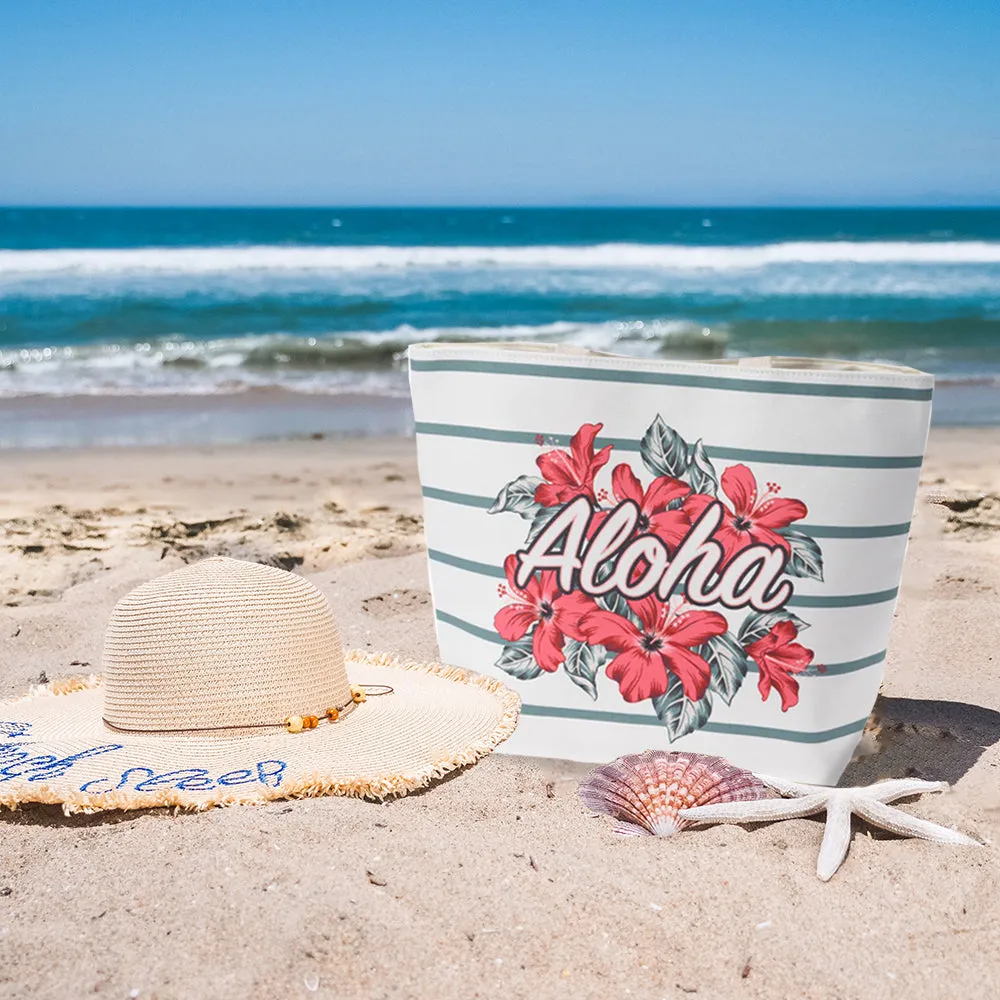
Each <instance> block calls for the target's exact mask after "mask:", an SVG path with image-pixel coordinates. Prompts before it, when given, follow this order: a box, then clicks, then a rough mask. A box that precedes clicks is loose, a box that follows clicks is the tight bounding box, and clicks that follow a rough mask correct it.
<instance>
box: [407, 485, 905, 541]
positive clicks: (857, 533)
mask: <svg viewBox="0 0 1000 1000" xmlns="http://www.w3.org/2000/svg"><path fill="white" fill-rule="evenodd" d="M421 492H422V493H423V495H424V496H425V497H426V498H427V499H428V500H441V501H442V502H444V503H453V504H458V505H459V506H461V507H475V508H477V509H479V510H489V509H490V507H492V506H493V504H494V503H495V502H496V501H495V500H494V498H493V497H481V496H476V495H475V494H474V493H456V492H454V491H453V490H439V489H438V488H437V487H436V486H425V487H423V489H422V491H421ZM795 527H796V530H798V531H802V532H805V534H807V535H810V536H811V537H812V538H891V537H893V536H894V535H906V534H909V531H910V522H909V521H907V522H906V523H905V524H873V525H871V526H869V527H863V528H862V527H852V526H847V527H842V526H840V525H836V524H796V525H795Z"/></svg>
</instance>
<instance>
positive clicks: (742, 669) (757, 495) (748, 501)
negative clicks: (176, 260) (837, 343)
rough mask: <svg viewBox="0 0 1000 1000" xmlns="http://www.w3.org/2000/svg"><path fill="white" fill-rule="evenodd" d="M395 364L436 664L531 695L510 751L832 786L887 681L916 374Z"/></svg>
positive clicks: (734, 365)
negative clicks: (720, 768) (411, 446)
mask: <svg viewBox="0 0 1000 1000" xmlns="http://www.w3.org/2000/svg"><path fill="white" fill-rule="evenodd" d="M409 358H410V385H411V390H412V396H413V410H414V416H415V420H416V439H417V455H418V462H419V468H420V479H421V485H422V489H423V495H424V509H425V519H426V533H427V547H428V557H429V567H430V581H431V590H432V595H433V601H434V612H435V616H436V625H437V634H438V641H439V644H440V649H441V657H442V659H443V660H444V661H446V662H448V663H451V664H456V665H458V666H462V667H468V668H470V669H472V670H476V671H480V672H482V673H484V674H488V675H491V676H494V677H498V678H501V679H502V680H503V681H504V682H505V683H507V684H509V685H510V686H512V687H513V688H514V689H515V690H516V691H517V692H518V693H519V694H520V696H521V698H522V700H523V710H522V714H521V721H520V723H519V725H518V728H517V731H516V733H515V734H514V736H513V737H512V738H511V739H510V740H509V741H508V742H507V743H506V744H505V745H504V748H503V749H504V750H505V751H507V752H511V753H520V754H528V755H534V756H543V757H561V758H568V759H571V760H579V761H607V760H610V759H612V758H614V757H617V756H619V755H621V754H624V753H630V752H636V751H643V750H646V749H650V748H662V749H684V750H690V751H694V752H697V753H712V754H720V755H722V756H724V757H726V758H728V759H729V760H731V761H733V762H734V763H737V764H739V765H742V766H744V767H747V768H750V769H753V770H756V771H758V772H762V773H769V774H774V775H777V776H781V777H786V778H790V779H793V780H801V781H807V782H816V783H822V784H833V783H836V781H837V779H838V778H839V777H840V775H841V773H842V771H843V769H844V767H845V766H846V765H847V763H848V761H849V760H850V758H851V755H852V752H853V750H854V748H855V747H856V745H857V742H858V739H859V737H860V735H861V732H862V730H863V729H864V726H865V722H866V720H867V717H868V714H869V712H870V710H871V708H872V705H873V703H874V701H875V697H876V695H877V693H878V689H879V683H880V681H881V677H882V669H883V665H884V662H885V657H886V644H887V641H888V638H889V630H890V625H891V623H892V617H893V609H894V606H895V603H896V595H897V593H898V590H899V583H900V576H901V573H902V568H903V558H904V555H905V552H906V543H907V535H908V530H909V523H910V518H911V516H912V511H913V504H914V499H915V495H916V489H917V484H918V479H919V475H920V466H921V461H922V458H923V452H924V447H925V444H926V440H927V432H928V425H929V422H930V410H931V392H932V387H933V379H932V377H931V376H930V375H926V374H924V373H922V372H918V371H915V370H913V369H909V368H899V367H894V366H891V365H879V364H862V363H853V362H837V361H825V360H811V359H795V358H746V359H739V360H728V359H727V360H722V361H712V362H698V363H694V362H691V363H688V362H672V361H660V360H641V359H636V358H626V357H618V356H614V355H608V354H599V353H596V352H588V351H585V350H580V349H574V348H569V347H561V346H559V345H541V346H539V345H528V344H508V345H496V344H492V345H490V344H464V345H456V344H451V345H448V344H442V345H436V344H420V345H416V346H413V347H411V348H410V351H409Z"/></svg>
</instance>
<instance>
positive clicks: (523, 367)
mask: <svg viewBox="0 0 1000 1000" xmlns="http://www.w3.org/2000/svg"><path fill="white" fill-rule="evenodd" d="M410 370H411V371H415V372H479V373H485V374H492V375H529V376H536V377H539V378H563V379H578V380H580V381H583V382H630V383H633V384H635V383H640V384H645V385H678V386H689V387H691V388H695V389H718V390H720V391H723V392H759V393H767V394H769V395H770V394H774V395H776V396H829V397H839V398H844V397H846V398H849V399H909V400H915V401H918V402H928V401H929V400H930V398H931V395H932V392H933V390H931V389H903V388H892V387H891V386H880V385H818V384H815V383H809V382H778V381H773V380H765V379H746V378H732V377H729V378H726V377H722V376H718V375H683V374H680V373H678V372H651V371H636V370H634V369H629V370H624V371H622V370H617V369H614V368H577V367H571V366H563V365H529V364H519V363H516V362H509V361H457V360H456V361H449V360H441V361H421V360H419V359H413V358H411V359H410Z"/></svg>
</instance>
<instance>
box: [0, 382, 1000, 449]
mask: <svg viewBox="0 0 1000 1000" xmlns="http://www.w3.org/2000/svg"><path fill="white" fill-rule="evenodd" d="M933 423H934V426H935V427H939V428H946V427H954V428H970V427H997V426H1000V386H997V385H996V384H995V383H993V382H985V381H984V382H965V383H948V382H944V383H939V384H938V386H937V387H936V389H935V393H934V419H933ZM412 434H413V414H412V411H411V408H410V400H409V399H408V398H407V397H402V396H380V395H367V394H363V393H342V394H322V393H300V392H292V391H289V390H286V389H279V388H254V389H247V390H244V391H241V392H233V393H218V394H206V395H145V396H142V395H134V396H126V395H114V396H111V395H109V396H97V395H88V396H46V395H36V396H19V397H13V398H7V399H2V398H0V451H5V450H13V449H26V450H35V449H52V448H70V449H80V448H90V447H96V448H102V447H121V446H129V447H136V446H138V447H162V446H185V447H186V446H201V445H227V444H248V443H252V442H255V441H256V442H260V441H275V440H294V439H301V438H310V437H331V438H338V437H339V438H343V437H409V436H412Z"/></svg>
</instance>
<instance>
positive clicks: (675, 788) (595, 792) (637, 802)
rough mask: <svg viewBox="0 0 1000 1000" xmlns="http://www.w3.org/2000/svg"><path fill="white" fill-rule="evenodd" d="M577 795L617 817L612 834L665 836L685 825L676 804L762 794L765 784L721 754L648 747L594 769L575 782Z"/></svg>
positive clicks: (742, 798)
mask: <svg viewBox="0 0 1000 1000" xmlns="http://www.w3.org/2000/svg"><path fill="white" fill-rule="evenodd" d="M579 794H580V798H581V799H583V801H584V804H585V805H587V806H589V807H590V808H591V809H593V810H594V812H599V813H604V814H606V815H608V816H613V817H614V818H615V819H617V820H618V821H619V823H618V825H617V826H616V827H615V833H620V834H624V835H626V836H650V835H652V836H654V837H669V836H671V834H674V833H677V831H678V830H683V829H684V827H685V826H687V825H688V824H687V823H685V822H684V820H682V819H679V818H678V813H679V812H680V811H681V810H682V809H689V808H691V807H692V806H705V805H708V804H709V803H711V802H743V801H747V800H749V799H762V798H766V797H767V796H768V795H769V794H770V793H769V792H768V790H767V788H766V786H765V785H764V784H763V783H762V782H761V781H759V780H758V779H757V778H755V777H754V775H753V774H751V773H750V772H749V771H744V770H743V769H742V768H739V767H735V766H734V765H733V764H730V763H729V761H728V760H725V759H724V758H722V757H709V756H706V755H704V754H697V753H667V752H666V751H665V750H649V751H647V752H646V753H643V754H631V755H629V756H628V757H619V758H618V759H617V760H615V761H612V762H611V763H610V764H604V765H602V766H601V767H598V768H595V769H594V770H593V771H591V772H590V774H589V775H587V777H586V778H584V779H583V781H581V782H580V788H579Z"/></svg>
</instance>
